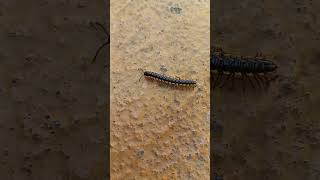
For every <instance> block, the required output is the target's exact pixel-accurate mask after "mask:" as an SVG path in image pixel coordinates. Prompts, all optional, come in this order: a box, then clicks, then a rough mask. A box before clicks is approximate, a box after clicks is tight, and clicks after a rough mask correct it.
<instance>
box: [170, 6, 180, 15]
mask: <svg viewBox="0 0 320 180" xmlns="http://www.w3.org/2000/svg"><path fill="white" fill-rule="evenodd" d="M181 11H182V8H180V7H179V6H178V5H177V4H175V5H172V6H171V7H170V12H171V13H174V14H181Z"/></svg>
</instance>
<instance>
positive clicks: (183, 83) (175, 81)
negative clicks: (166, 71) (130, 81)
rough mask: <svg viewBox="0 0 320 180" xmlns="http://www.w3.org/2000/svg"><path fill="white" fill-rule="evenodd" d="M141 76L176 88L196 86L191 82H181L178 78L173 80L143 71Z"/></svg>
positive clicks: (195, 83)
mask: <svg viewBox="0 0 320 180" xmlns="http://www.w3.org/2000/svg"><path fill="white" fill-rule="evenodd" d="M143 75H144V76H145V77H147V78H152V79H155V80H158V81H161V82H165V83H169V84H173V85H177V86H196V85H197V82H196V81H193V80H183V79H180V78H173V77H169V76H165V75H162V74H159V73H155V72H151V71H144V73H143Z"/></svg>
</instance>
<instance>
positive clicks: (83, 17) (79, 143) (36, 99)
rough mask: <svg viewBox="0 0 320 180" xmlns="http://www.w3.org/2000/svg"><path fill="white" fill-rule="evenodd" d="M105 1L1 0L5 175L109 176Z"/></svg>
mask: <svg viewBox="0 0 320 180" xmlns="http://www.w3.org/2000/svg"><path fill="white" fill-rule="evenodd" d="M105 16H106V6H105V4H104V2H103V1H98V0H95V1H83V0H72V1H69V0H58V1H47V0H32V1H15V0H14V1H0V41H1V46H0V62H1V66H0V84H1V85H0V102H1V106H0V117H1V118H0V161H1V162H0V179H1V180H44V179H45V180H66V179H72V180H96V179H103V178H105V177H106V174H107V171H106V170H107V168H106V164H107V162H108V161H107V159H106V152H107V151H106V149H107V147H106V135H107V133H108V132H107V131H106V129H105V127H106V123H107V121H106V119H107V114H106V107H107V103H108V101H107V99H108V98H107V93H106V92H107V91H108V89H107V84H108V75H107V73H106V70H105V69H104V65H105V64H106V58H105V57H106V51H102V53H101V54H100V55H99V57H98V59H97V61H96V63H95V64H91V63H90V62H91V60H92V58H93V56H94V53H95V51H96V49H97V48H98V46H99V45H100V44H101V43H102V42H103V39H101V38H99V37H101V36H102V37H103V34H102V33H101V32H96V31H95V30H94V29H92V28H91V27H90V26H89V22H90V21H99V22H101V23H102V24H105V21H106V19H107V18H106V17H105Z"/></svg>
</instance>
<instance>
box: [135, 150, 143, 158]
mask: <svg viewBox="0 0 320 180" xmlns="http://www.w3.org/2000/svg"><path fill="white" fill-rule="evenodd" d="M143 155H144V151H143V150H141V151H138V152H137V156H138V157H139V158H142V157H143Z"/></svg>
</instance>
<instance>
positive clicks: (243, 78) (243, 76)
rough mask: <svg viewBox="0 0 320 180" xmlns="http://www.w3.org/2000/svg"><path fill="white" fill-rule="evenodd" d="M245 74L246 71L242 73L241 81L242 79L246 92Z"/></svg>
mask: <svg viewBox="0 0 320 180" xmlns="http://www.w3.org/2000/svg"><path fill="white" fill-rule="evenodd" d="M245 77H246V76H245V75H244V73H241V81H242V91H243V92H245V90H246V80H245Z"/></svg>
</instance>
